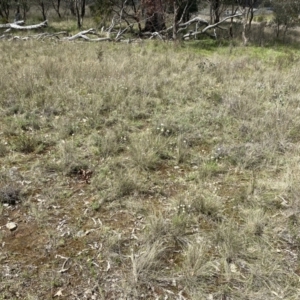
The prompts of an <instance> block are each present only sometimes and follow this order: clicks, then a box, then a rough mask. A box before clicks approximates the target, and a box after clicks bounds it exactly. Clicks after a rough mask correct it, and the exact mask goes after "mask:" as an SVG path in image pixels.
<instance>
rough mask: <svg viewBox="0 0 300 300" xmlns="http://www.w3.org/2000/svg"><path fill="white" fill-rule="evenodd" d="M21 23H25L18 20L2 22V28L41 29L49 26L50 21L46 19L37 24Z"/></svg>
mask: <svg viewBox="0 0 300 300" xmlns="http://www.w3.org/2000/svg"><path fill="white" fill-rule="evenodd" d="M19 24H24V21H18V22H16V23H7V24H0V28H7V29H16V30H31V29H39V28H42V27H46V26H48V21H47V20H46V21H44V22H42V23H39V24H36V25H28V26H21V25H19Z"/></svg>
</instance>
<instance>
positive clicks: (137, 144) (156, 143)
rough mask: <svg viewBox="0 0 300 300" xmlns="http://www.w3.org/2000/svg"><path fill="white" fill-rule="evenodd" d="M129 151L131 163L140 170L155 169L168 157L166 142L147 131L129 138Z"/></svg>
mask: <svg viewBox="0 0 300 300" xmlns="http://www.w3.org/2000/svg"><path fill="white" fill-rule="evenodd" d="M129 151H130V155H131V160H132V162H133V165H134V166H136V167H138V168H139V169H140V170H155V169H157V168H158V167H159V165H160V164H161V163H162V161H163V160H164V159H168V158H169V157H170V155H169V154H168V142H167V141H166V140H165V139H163V138H161V137H160V136H155V135H152V134H149V133H146V134H142V135H137V136H134V137H132V138H131V140H130V146H129Z"/></svg>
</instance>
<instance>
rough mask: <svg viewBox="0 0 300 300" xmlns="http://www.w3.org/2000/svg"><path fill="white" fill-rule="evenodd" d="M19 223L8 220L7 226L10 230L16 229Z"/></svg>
mask: <svg viewBox="0 0 300 300" xmlns="http://www.w3.org/2000/svg"><path fill="white" fill-rule="evenodd" d="M17 227H18V225H17V224H16V223H15V222H8V223H7V224H6V228H7V229H9V230H10V231H14V230H16V229H17Z"/></svg>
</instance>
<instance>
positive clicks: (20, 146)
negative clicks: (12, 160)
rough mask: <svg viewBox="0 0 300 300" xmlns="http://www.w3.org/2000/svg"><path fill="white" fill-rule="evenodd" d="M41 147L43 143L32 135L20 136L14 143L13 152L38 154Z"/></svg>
mask: <svg viewBox="0 0 300 300" xmlns="http://www.w3.org/2000/svg"><path fill="white" fill-rule="evenodd" d="M43 147H44V144H43V142H42V141H41V140H39V139H38V138H37V137H36V136H34V135H32V136H31V135H26V134H22V135H20V136H18V137H17V139H16V140H15V142H14V150H15V151H18V152H22V153H25V154H28V153H32V152H39V151H41V150H42V149H43Z"/></svg>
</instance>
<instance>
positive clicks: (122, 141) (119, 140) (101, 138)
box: [93, 130, 129, 158]
mask: <svg viewBox="0 0 300 300" xmlns="http://www.w3.org/2000/svg"><path fill="white" fill-rule="evenodd" d="M93 139H94V143H95V146H96V147H97V149H98V153H99V155H100V156H101V157H104V158H107V157H109V156H115V155H118V154H120V153H121V152H123V151H124V150H125V147H126V144H128V142H129V138H128V137H127V135H126V134H122V132H119V131H115V130H107V132H106V133H105V134H96V135H94V136H93Z"/></svg>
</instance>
